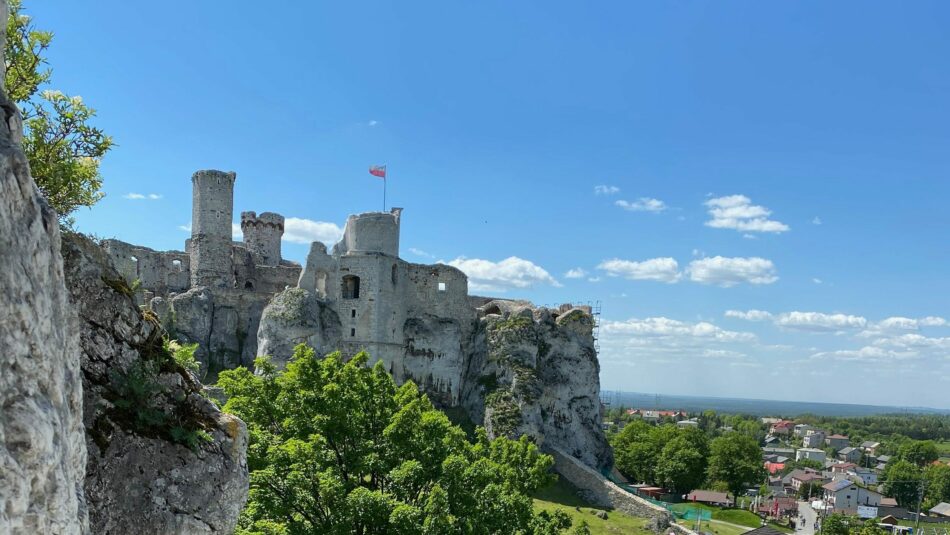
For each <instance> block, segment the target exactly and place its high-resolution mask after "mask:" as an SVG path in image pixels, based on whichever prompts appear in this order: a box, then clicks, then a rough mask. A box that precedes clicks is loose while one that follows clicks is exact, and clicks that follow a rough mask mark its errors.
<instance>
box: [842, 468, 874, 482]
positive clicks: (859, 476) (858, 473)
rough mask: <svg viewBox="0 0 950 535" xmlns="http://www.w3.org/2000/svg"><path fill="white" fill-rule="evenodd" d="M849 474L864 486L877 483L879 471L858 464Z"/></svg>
mask: <svg viewBox="0 0 950 535" xmlns="http://www.w3.org/2000/svg"><path fill="white" fill-rule="evenodd" d="M847 473H848V476H849V477H851V479H853V480H854V481H857V482H858V483H861V484H862V485H864V486H870V485H877V471H876V470H873V469H871V468H862V467H860V466H857V467H855V468H852V469H851V470H848V472H847Z"/></svg>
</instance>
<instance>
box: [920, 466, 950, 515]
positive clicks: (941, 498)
mask: <svg viewBox="0 0 950 535" xmlns="http://www.w3.org/2000/svg"><path fill="white" fill-rule="evenodd" d="M924 479H926V480H927V503H928V505H929V506H930V507H933V506H934V505H936V504H938V503H940V502H950V466H947V465H945V464H932V465H930V466H928V467H927V469H926V470H925V471H924ZM928 508H929V507H928Z"/></svg>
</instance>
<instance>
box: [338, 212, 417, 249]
mask: <svg viewBox="0 0 950 535" xmlns="http://www.w3.org/2000/svg"><path fill="white" fill-rule="evenodd" d="M401 216H402V208H393V209H392V211H390V212H388V213H387V212H369V213H365V214H359V215H351V216H350V217H349V218H347V220H346V227H345V228H344V229H343V239H342V240H340V242H339V243H337V244H336V246H334V253H337V254H343V253H346V254H352V253H382V254H385V255H389V256H394V257H397V258H398V257H399V219H400V217H401Z"/></svg>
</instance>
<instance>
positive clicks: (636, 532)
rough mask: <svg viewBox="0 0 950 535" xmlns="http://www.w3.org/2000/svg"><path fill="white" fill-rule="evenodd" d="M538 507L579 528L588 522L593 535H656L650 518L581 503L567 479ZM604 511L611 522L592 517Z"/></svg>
mask: <svg viewBox="0 0 950 535" xmlns="http://www.w3.org/2000/svg"><path fill="white" fill-rule="evenodd" d="M534 507H535V509H537V510H543V511H554V510H561V511H564V512H565V513H567V514H568V516H570V517H571V520H572V521H573V523H574V525H575V526H577V525H580V523H581V521H582V520H586V521H587V524H588V526H590V532H591V534H592V535H619V534H632V535H653V532H652V531H650V530H648V529H647V528H646V524H647V522H648V520H647V519H646V518H638V517H634V516H629V515H625V514H623V513H621V512H619V511H611V510H606V509H603V508H601V507H593V506H591V505H590V504H589V503H587V502H585V501H584V500H582V499H580V498H579V497H578V496H577V494H576V493H575V489H574V487H572V486H571V484H570V483H568V482H566V481H564V480H563V479H560V480H558V482H557V483H555V484H554V485H552V486H550V487H548V488H546V489H543V490H541V491H539V492H538V493H537V494H536V495H535V497H534ZM604 510H606V511H607V520H601V519H600V518H597V517H596V516H594V515H593V514H592V512H596V511H604ZM728 535H732V534H728Z"/></svg>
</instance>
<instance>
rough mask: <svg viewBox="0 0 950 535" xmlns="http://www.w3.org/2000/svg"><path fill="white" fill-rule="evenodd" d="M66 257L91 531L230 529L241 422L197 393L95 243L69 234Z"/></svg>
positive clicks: (243, 471)
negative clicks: (80, 389) (75, 319)
mask: <svg viewBox="0 0 950 535" xmlns="http://www.w3.org/2000/svg"><path fill="white" fill-rule="evenodd" d="M63 258H64V263H65V274H66V286H67V287H68V289H69V292H70V295H71V299H72V302H73V305H74V307H75V309H76V311H77V312H78V315H79V319H80V323H81V324H80V326H79V329H78V331H79V333H80V338H81V341H80V345H81V359H80V360H79V362H81V366H82V372H83V391H84V393H83V418H82V422H83V424H84V425H85V429H86V448H87V450H88V462H87V465H86V479H85V496H86V500H87V503H88V508H89V521H90V526H91V529H92V532H94V533H103V534H105V533H115V534H120V533H121V534H125V533H162V534H174V533H181V534H185V533H188V534H194V533H230V532H231V531H233V529H234V527H235V525H236V522H237V518H238V513H239V512H240V509H241V507H242V506H243V505H244V502H245V501H246V499H247V491H248V475H247V463H246V447H247V430H246V428H245V426H244V423H243V422H241V421H240V420H238V419H237V418H235V417H233V416H231V415H227V414H224V413H222V412H221V411H220V410H218V408H217V407H216V406H215V405H214V404H212V403H211V401H209V400H208V399H206V398H205V397H203V396H202V395H201V384H200V383H199V382H198V381H197V380H196V378H195V377H194V376H193V375H192V374H191V373H190V372H188V371H187V370H185V369H184V368H182V367H181V365H179V364H178V363H177V362H176V361H175V360H174V358H172V355H171V354H170V353H169V351H168V349H167V348H166V347H164V346H163V342H162V334H163V332H162V328H161V325H160V324H159V321H158V318H157V317H156V316H155V315H154V314H152V313H150V312H145V313H143V311H142V310H140V309H139V307H138V306H136V305H135V303H134V300H133V292H132V291H131V289H130V288H129V287H128V285H127V284H126V281H125V280H124V279H123V278H122V276H121V275H120V274H119V273H118V271H116V270H115V268H114V267H113V265H112V263H111V261H110V259H109V257H108V255H107V254H106V252H105V251H104V250H103V249H102V248H101V247H99V246H97V245H96V244H95V243H93V242H91V241H90V240H88V239H86V238H84V237H82V236H75V235H71V236H67V237H65V238H64V240H63ZM77 421H78V420H77Z"/></svg>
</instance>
